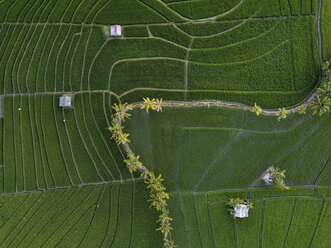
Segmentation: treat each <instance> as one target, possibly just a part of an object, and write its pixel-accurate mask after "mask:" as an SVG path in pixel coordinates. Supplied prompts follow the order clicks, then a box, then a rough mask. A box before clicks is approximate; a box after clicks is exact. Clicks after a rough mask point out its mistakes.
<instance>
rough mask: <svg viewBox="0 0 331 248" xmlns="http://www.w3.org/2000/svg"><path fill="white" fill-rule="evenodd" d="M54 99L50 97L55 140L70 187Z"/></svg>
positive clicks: (69, 176) (70, 179)
mask: <svg viewBox="0 0 331 248" xmlns="http://www.w3.org/2000/svg"><path fill="white" fill-rule="evenodd" d="M55 97H56V95H53V97H52V109H53V118H54V125H55V129H56V130H55V132H56V136H57V140H58V143H59V147H60V151H61V157H62V160H63V163H64V168H65V171H66V173H67V177H68V178H69V183H70V184H71V185H73V181H72V178H71V175H70V173H69V169H68V165H67V161H66V158H65V155H64V151H63V145H62V142H63V141H62V140H63V139H62V138H61V135H60V134H59V125H58V119H57V117H56V111H55V106H56V99H55Z"/></svg>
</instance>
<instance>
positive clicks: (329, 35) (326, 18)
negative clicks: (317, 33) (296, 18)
mask: <svg viewBox="0 0 331 248" xmlns="http://www.w3.org/2000/svg"><path fill="white" fill-rule="evenodd" d="M322 6H323V8H322V23H321V28H322V38H323V39H322V43H323V58H324V59H325V60H328V59H330V58H331V42H330V40H331V32H330V28H329V26H330V25H329V24H330V22H331V2H330V1H323V2H322Z"/></svg>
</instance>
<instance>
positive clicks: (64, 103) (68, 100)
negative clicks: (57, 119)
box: [60, 96, 71, 107]
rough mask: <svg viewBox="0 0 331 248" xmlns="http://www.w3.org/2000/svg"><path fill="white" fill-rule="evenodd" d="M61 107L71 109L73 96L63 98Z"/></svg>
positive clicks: (61, 98)
mask: <svg viewBox="0 0 331 248" xmlns="http://www.w3.org/2000/svg"><path fill="white" fill-rule="evenodd" d="M60 107H71V96H61V97H60Z"/></svg>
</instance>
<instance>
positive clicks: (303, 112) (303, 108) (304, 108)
mask: <svg viewBox="0 0 331 248" xmlns="http://www.w3.org/2000/svg"><path fill="white" fill-rule="evenodd" d="M306 110H307V107H303V106H301V107H300V108H299V109H298V113H299V114H300V115H305V114H306Z"/></svg>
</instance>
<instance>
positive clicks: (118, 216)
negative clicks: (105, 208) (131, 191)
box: [101, 184, 122, 248]
mask: <svg viewBox="0 0 331 248" xmlns="http://www.w3.org/2000/svg"><path fill="white" fill-rule="evenodd" d="M121 189H122V185H121V184H120V185H119V187H118V190H117V192H118V193H117V213H116V228H115V231H114V234H113V238H112V240H111V243H110V245H109V246H108V248H112V247H113V244H114V242H115V239H116V235H117V231H118V223H119V219H120V208H121V204H120V199H121V197H120V195H121ZM109 218H110V216H109ZM106 236H107V234H106V235H105V237H106ZM105 240H106V239H104V240H103V241H102V244H101V247H102V245H103V244H104V242H105Z"/></svg>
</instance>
